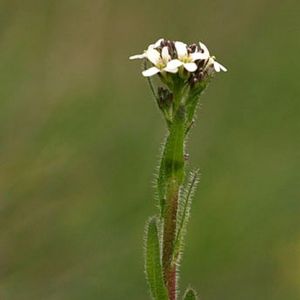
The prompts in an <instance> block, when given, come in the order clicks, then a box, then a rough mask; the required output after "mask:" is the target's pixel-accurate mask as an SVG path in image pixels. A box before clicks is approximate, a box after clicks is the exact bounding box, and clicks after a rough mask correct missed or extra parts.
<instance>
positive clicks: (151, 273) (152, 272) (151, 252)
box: [145, 217, 168, 300]
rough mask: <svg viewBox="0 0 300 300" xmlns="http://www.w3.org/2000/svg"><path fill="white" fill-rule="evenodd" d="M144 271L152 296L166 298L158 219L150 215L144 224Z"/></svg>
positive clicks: (159, 298) (161, 299) (158, 299)
mask: <svg viewBox="0 0 300 300" xmlns="http://www.w3.org/2000/svg"><path fill="white" fill-rule="evenodd" d="M145 246H146V247H145V271H146V277H147V281H148V285H149V288H150V292H151V295H152V298H153V299H155V300H168V293H167V289H166V287H165V284H164V279H163V272H162V266H161V255H160V242H159V232H158V220H157V218H156V217H152V218H151V219H150V220H149V222H148V224H147V226H146V244H145Z"/></svg>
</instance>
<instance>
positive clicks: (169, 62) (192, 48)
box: [129, 39, 227, 84]
mask: <svg viewBox="0 0 300 300" xmlns="http://www.w3.org/2000/svg"><path fill="white" fill-rule="evenodd" d="M129 59H145V60H146V61H149V62H150V63H151V67H150V68H148V69H146V70H144V71H143V72H142V74H143V76H145V77H150V76H153V75H155V74H159V75H161V76H164V75H167V73H171V74H176V73H177V74H178V75H179V76H180V77H182V78H184V79H188V81H189V82H190V83H191V84H195V83H197V82H200V81H203V80H205V79H207V78H209V77H210V76H211V75H213V74H214V73H215V72H220V71H224V72H226V71H227V69H226V68H225V67H224V66H223V65H221V64H220V63H218V62H217V61H216V60H215V57H214V56H210V53H209V51H208V49H207V47H206V46H205V45H204V44H203V43H201V42H199V44H191V45H187V44H185V43H183V42H179V41H169V40H165V39H159V40H158V41H157V42H156V43H154V44H151V45H149V46H148V49H147V50H145V51H144V53H142V54H138V55H133V56H131V57H130V58H129Z"/></svg>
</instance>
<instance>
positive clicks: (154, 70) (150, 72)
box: [142, 67, 160, 77]
mask: <svg viewBox="0 0 300 300" xmlns="http://www.w3.org/2000/svg"><path fill="white" fill-rule="evenodd" d="M159 72H160V69H158V68H156V67H152V68H150V69H148V70H145V71H143V72H142V74H143V76H145V77H150V76H153V75H155V74H157V73H159Z"/></svg>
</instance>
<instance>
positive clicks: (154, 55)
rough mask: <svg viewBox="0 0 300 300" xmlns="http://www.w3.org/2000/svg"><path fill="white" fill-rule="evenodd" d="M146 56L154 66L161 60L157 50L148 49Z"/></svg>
mask: <svg viewBox="0 0 300 300" xmlns="http://www.w3.org/2000/svg"><path fill="white" fill-rule="evenodd" d="M146 56H147V58H148V59H149V60H150V61H151V62H152V63H153V64H154V65H156V64H157V63H158V62H159V60H160V53H159V52H158V51H157V50H155V49H148V50H147V51H146Z"/></svg>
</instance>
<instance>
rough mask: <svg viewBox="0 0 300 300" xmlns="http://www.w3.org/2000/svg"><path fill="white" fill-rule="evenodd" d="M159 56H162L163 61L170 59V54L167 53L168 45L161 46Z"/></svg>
mask: <svg viewBox="0 0 300 300" xmlns="http://www.w3.org/2000/svg"><path fill="white" fill-rule="evenodd" d="M161 57H162V58H163V60H165V61H169V60H170V59H171V56H170V54H169V49H168V47H163V48H162V50H161Z"/></svg>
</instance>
